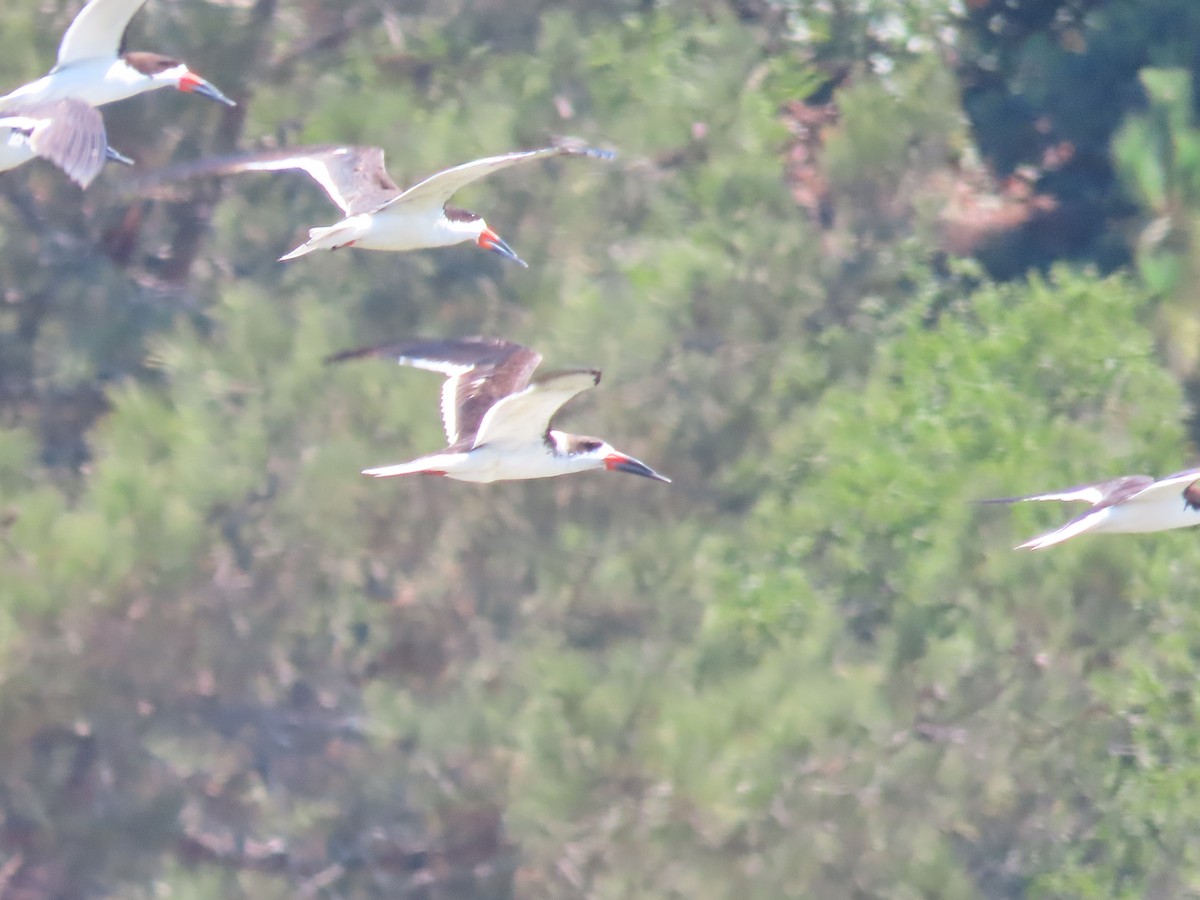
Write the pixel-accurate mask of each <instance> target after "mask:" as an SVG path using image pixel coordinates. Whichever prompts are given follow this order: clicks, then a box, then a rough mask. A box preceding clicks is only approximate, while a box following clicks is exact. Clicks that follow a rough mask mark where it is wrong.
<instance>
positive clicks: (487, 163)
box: [380, 141, 616, 210]
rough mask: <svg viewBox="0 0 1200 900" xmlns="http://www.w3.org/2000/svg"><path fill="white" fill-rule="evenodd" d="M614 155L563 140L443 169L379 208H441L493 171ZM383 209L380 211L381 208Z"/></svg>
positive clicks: (611, 156)
mask: <svg viewBox="0 0 1200 900" xmlns="http://www.w3.org/2000/svg"><path fill="white" fill-rule="evenodd" d="M615 155H616V154H614V153H612V152H611V151H609V150H598V149H596V148H594V147H585V146H583V145H582V144H578V143H575V142H573V141H563V142H561V143H558V144H555V145H554V146H551V147H543V148H542V149H540V150H522V151H517V152H515V153H505V154H502V155H501V156H488V157H484V158H483V159H476V160H473V161H471V162H467V163H463V164H461V165H458V166H454V167H453V168H451V169H444V170H442V171H441V172H438V173H437V174H435V175H430V176H429V177H428V178H426V179H425V180H424V181H421V182H418V183H417V184H414V185H413V186H412V187H410V188H409V189H408V190H406V191H404V192H403V193H401V194H399V195H398V196H396V197H392V198H390V199H389V200H388V201H387V202H386V203H384V204H382V206H391V205H392V204H394V203H405V204H409V205H410V206H413V207H414V208H430V209H435V210H436V209H441V208H442V207H443V206H445V205H446V201H448V200H449V199H450V198H451V197H452V196H453V195H454V193H455V192H456V191H458V190H459V189H460V188H463V187H465V186H466V185H468V184H470V183H471V182H472V181H477V180H478V179H480V178H484V177H485V176H487V175H490V174H492V173H493V172H499V171H500V170H501V169H507V168H510V167H512V166H519V165H522V164H524V163H530V162H533V161H534V160H538V159H546V158H548V157H551V156H586V157H591V158H592V159H612V158H613V157H614V156H615ZM382 206H381V207H380V208H382Z"/></svg>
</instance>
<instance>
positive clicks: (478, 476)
mask: <svg viewBox="0 0 1200 900" xmlns="http://www.w3.org/2000/svg"><path fill="white" fill-rule="evenodd" d="M461 459H462V462H461V463H460V464H459V465H456V466H455V467H454V468H452V469H448V470H447V471H446V477H447V478H456V479H458V480H459V481H478V482H490V481H524V480H527V479H530V478H552V477H554V476H556V475H568V474H570V473H571V472H574V471H579V470H578V469H575V468H572V467H570V466H565V465H564V464H563V461H562V460H561V459H559V458H558V457H555V456H552V455H551V454H550V453H548V452H547V451H546V450H545V449H544V447H543V445H540V444H539V445H538V446H537V447H536V448H534V449H531V450H529V451H493V450H492V448H491V447H488V446H483V447H478V448H476V449H475V450H472V451H471V452H470V453H465V454H463V455H462V457H461Z"/></svg>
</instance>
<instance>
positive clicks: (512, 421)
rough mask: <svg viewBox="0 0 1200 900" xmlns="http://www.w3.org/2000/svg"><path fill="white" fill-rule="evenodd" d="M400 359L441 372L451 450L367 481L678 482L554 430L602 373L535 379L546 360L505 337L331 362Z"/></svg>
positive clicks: (368, 350) (407, 346)
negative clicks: (606, 474)
mask: <svg viewBox="0 0 1200 900" xmlns="http://www.w3.org/2000/svg"><path fill="white" fill-rule="evenodd" d="M372 356H385V357H394V358H395V359H396V360H397V361H398V362H399V363H400V364H401V365H407V366H415V367H417V368H420V369H428V370H430V371H432V372H438V373H440V374H442V375H444V376H445V377H446V381H445V384H444V385H443V386H442V422H443V425H444V426H445V429H446V440H447V442H448V446H447V447H446V449H445V450H442V451H441V452H439V453H434V454H431V455H429V456H422V457H421V458H419V459H415V460H412V461H411V462H406V463H400V464H398V465H392V466H380V467H378V468H373V469H366V470H364V471H363V474H364V475H371V476H374V477H375V478H390V477H392V476H394V475H415V474H423V475H444V476H446V477H447V478H455V479H458V480H459V481H482V482H490V481H507V480H515V479H525V478H549V477H552V476H555V475H569V474H571V473H573V472H584V471H588V470H590V469H607V470H609V471H614V472H628V473H629V474H631V475H641V476H643V477H646V478H653V479H655V480H656V481H665V482H668V483H670V479H669V478H667V477H665V476H663V475H660V474H659V473H657V472H655V471H654V470H653V469H651V468H650V467H649V466H647V465H646V464H645V463H643V462H640V461H638V460H636V459H634V458H633V457H632V456H628V455H626V454H624V453H621V452H620V451H618V450H616V449H614V448H613V447H612V446H611V445H610V444H608V443H607V442H606V441H603V440H601V439H600V438H596V437H588V436H586V435H580V434H568V433H567V432H563V431H555V430H554V429H552V428H550V420H551V419H552V418H553V417H554V415H555V413H557V412H558V410H559V408H560V407H561V406H562V405H563V404H564V403H566V402H567V401H568V400H570V399H571V398H572V397H574V396H575V395H576V394H579V393H582V392H583V391H585V390H587V389H588V388H591V387H594V386H595V385H597V384H599V382H600V372H599V371H597V370H596V369H566V370H560V371H557V372H553V373H550V374H546V375H543V376H542V377H541V378H539V379H537V380H532V376H533V372H534V370H535V369H536V368H537V367H538V364H539V363H540V362H541V361H542V356H541V354H540V353H537V352H536V351H534V350H530V349H529V348H528V347H522V346H521V345H520V344H514V343H512V342H511V341H505V340H501V339H499V338H482V337H475V338H462V339H457V340H412V341H399V342H395V343H389V344H382V345H379V346H374V347H363V348H359V349H355V350H347V351H345V352H342V353H337V354H334V355H333V356H330V357H328V358H327V359H326V362H330V363H332V362H343V361H345V360H349V359H361V358H363V357H372Z"/></svg>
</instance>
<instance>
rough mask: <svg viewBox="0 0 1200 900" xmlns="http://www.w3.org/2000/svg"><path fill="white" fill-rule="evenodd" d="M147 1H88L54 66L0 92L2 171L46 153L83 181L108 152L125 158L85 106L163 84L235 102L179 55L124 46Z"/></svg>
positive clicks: (223, 100) (70, 29) (110, 100)
mask: <svg viewBox="0 0 1200 900" xmlns="http://www.w3.org/2000/svg"><path fill="white" fill-rule="evenodd" d="M145 2H146V0H90V2H89V3H88V4H87V5H86V6H84V8H83V9H82V10H80V12H79V15H77V16H76V17H75V20H74V21H73V22H72V23H71V25H70V27H69V28H67V31H66V34H64V35H63V39H62V43H61V44H60V45H59V48H58V62H57V63H56V64H55V66H54V68H53V69H51V70H50V72H49V73H48V74H46V75H44V76H42V77H41V78H39V79H37V80H36V81H31V82H29V84H26V85H23V86H21V87H19V88H17V89H16V90H15V91H13V92H11V93H9V94H6V95H5V96H3V97H0V129H2V130H0V141H3V142H4V143H3V145H2V146H0V170H4V169H11V168H13V167H15V166H18V165H20V164H21V163H23V162H27V161H28V160H30V159H33V158H34V157H35V156H44V157H46V158H47V159H49V160H51V161H52V162H55V163H56V164H57V165H59V167H60V168H62V169H63V170H64V171H65V172H66V173H67V174H68V175H69V176H70V177H71V178H72V179H74V180H75V181H76V182H78V183H79V184H81V185H84V186H86V185H87V183H89V182H90V181H91V180H92V179H93V178H95V176H96V173H97V172H98V171H99V170H100V167H101V166H102V165H103V164H104V159H105V156H106V155H107V156H108V158H110V159H117V160H120V161H123V162H128V160H126V159H125V158H124V157H123V156H121V155H120V154H119V153H116V152H115V151H111V152H110V151H108V150H107V147H108V142H107V138H106V137H105V136H104V125H103V122H102V121H101V122H100V123H99V132H98V133H97V119H98V116H97V117H95V118H93V117H91V116H88V115H87V114H86V113H84V112H83V110H82V109H81V108H80V105H84V106H92V107H95V106H103V105H104V104H106V103H113V102H115V101H117V100H124V99H125V98H126V97H132V96H134V95H135V94H141V93H144V92H146V91H153V90H157V89H159V88H164V87H174V88H177V89H179V90H181V91H184V92H187V93H194V94H198V95H199V96H201V97H207V98H208V99H210V100H216V101H218V102H220V103H224V104H226V105H228V106H234V105H236V104H234V102H233V101H232V100H230V99H229V98H228V97H226V96H225V95H224V94H222V93H221V92H220V91H219V90H217V89H216V88H215V87H213V86H212V85H211V84H209V83H208V82H207V81H205V80H204V79H203V78H201V77H200V76H199V75H197V74H196V73H194V72H192V71H191V70H190V69H189V68H188V67H187V65H186V64H184V63H182V62H180V61H179V60H177V59H172V58H171V57H169V56H163V55H162V54H160V53H147V52H131V53H126V52H123V51H122V49H121V43H122V39H123V36H124V33H125V29H126V27H127V26H128V25H129V20H130V19H132V18H133V15H134V13H136V12H137V11H138V10H139V9H141V7H142V6H143V4H144V3H145ZM63 101H76V103H69V104H66V105H62V103H63ZM55 104H59V105H57V106H56V105H55ZM97 147H99V148H100V151H99V156H97V155H96V148H97ZM39 148H40V149H39Z"/></svg>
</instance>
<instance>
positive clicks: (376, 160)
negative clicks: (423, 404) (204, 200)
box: [154, 141, 616, 266]
mask: <svg viewBox="0 0 1200 900" xmlns="http://www.w3.org/2000/svg"><path fill="white" fill-rule="evenodd" d="M615 155H616V154H614V153H612V152H611V151H608V150H597V149H595V148H592V147H585V146H583V145H582V144H578V143H576V142H573V141H563V142H562V143H559V144H556V145H554V146H551V147H544V148H542V149H540V150H524V151H517V152H515V153H505V154H503V155H501V156H489V157H486V158H484V159H477V160H474V161H473V162H468V163H463V164H462V165H459V166H455V167H454V168H452V169H446V170H444V171H441V172H438V173H436V174H435V175H430V176H429V177H428V178H426V179H425V180H424V181H421V182H418V183H417V184H415V185H413V186H412V187H410V188H408V189H407V190H401V189H400V188H399V187H398V186H397V185H396V182H394V181H393V180H392V178H391V176H390V175H388V173H387V169H386V168H384V162H383V150H382V149H380V148H379V147H339V146H335V145H321V146H312V147H293V148H291V149H286V148H285V149H280V150H273V151H263V152H252V153H242V154H236V155H233V156H227V157H216V158H213V159H210V160H201V161H199V162H196V163H185V164H183V165H180V166H173V167H171V168H170V169H166V170H163V171H162V172H161V173H156V175H157V176H158V177H155V178H154V181H156V182H159V181H170V180H172V179H178V178H199V177H205V176H212V175H230V174H234V173H237V172H279V171H286V170H290V169H297V170H300V171H302V172H305V173H307V174H308V175H309V176H310V177H311V178H312V179H313V180H314V181H316V182H317V184H319V185H320V186H321V187H322V188H323V189H324V191H325V193H326V194H328V195H329V199H330V200H332V201H333V202H334V203H335V204H336V205H337V206H338V208H339V209H341V211H342V212H343V213H345V217H344V218H343V219H342V220H341V221H340V222H336V223H335V224H333V225H328V226H323V227H318V228H310V229H309V232H308V240H307V241H306V242H305V243H304V244H301V245H300V246H299V247H297V248H296V249H295V250H292V251H291V252H290V253H287V254H284V255H283V256H282V257H280V259H281V260H287V259H295V258H296V257H299V256H304V255H306V254H309V253H312V252H313V251H314V250H338V249H340V248H342V247H357V248H359V249H360V250H391V251H403V250H419V249H423V248H426V247H448V246H450V245H452V244H460V243H463V242H464V241H474V242H475V243H476V244H478V245H479V246H480V247H482V248H483V249H485V250H492V251H494V252H496V253H499V254H500V255H501V256H503V257H504V258H505V259H510V260H512V261H513V262H515V263H517V264H518V265H521V266H525V265H526V263H525V261H524V260H522V259H521V258H520V257H519V256H517V254H516V253H514V252H513V249H512V248H511V247H509V246H508V244H506V243H505V242H504V241H503V240H501V238H500V236H499V235H498V234H496V232H495V231H493V230H492V229H491V228H490V227H488V224H487V222H485V221H484V220H483V219H482V218H481V217H480V216H478V215H476V214H475V213H472V212H467V211H466V210H463V209H457V208H455V207H452V206H447V205H446V203H447V201H449V199H450V197H451V196H452V195H453V194H454V193H455V192H456V191H458V190H459V189H460V188H463V187H465V186H466V185H468V184H470V183H471V182H472V181H476V180H478V179H480V178H483V177H484V176H486V175H490V174H491V173H493V172H498V171H500V170H501V169H507V168H509V167H510V166H518V165H522V164H524V163H531V162H534V161H535V160H539V159H547V158H549V157H551V156H585V157H590V158H592V159H612V158H613V157H614V156H615Z"/></svg>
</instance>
